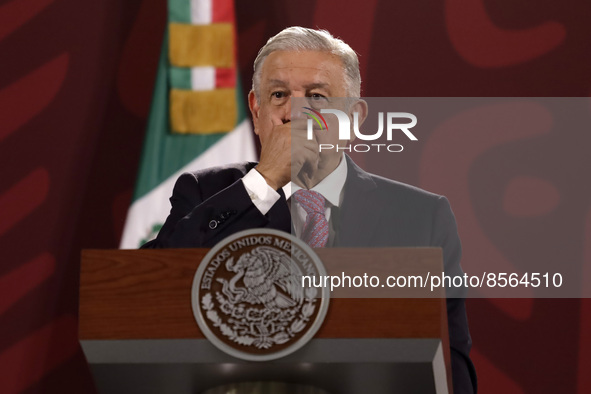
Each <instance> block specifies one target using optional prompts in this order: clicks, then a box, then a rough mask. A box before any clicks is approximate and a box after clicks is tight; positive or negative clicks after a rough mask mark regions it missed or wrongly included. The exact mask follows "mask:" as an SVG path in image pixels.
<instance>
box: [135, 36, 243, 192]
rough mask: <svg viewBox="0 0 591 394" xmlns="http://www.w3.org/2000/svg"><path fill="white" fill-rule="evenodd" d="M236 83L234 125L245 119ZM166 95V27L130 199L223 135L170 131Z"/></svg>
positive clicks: (169, 174) (171, 172) (149, 187)
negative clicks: (133, 189) (135, 179)
mask: <svg viewBox="0 0 591 394" xmlns="http://www.w3.org/2000/svg"><path fill="white" fill-rule="evenodd" d="M240 86H241V85H240V79H239V78H238V79H237V85H236V100H237V109H238V117H237V123H236V124H237V125H238V124H240V123H241V122H242V121H244V119H246V107H245V106H244V97H243V96H242V91H241V89H240ZM168 94H169V82H168V30H167V31H166V33H165V35H164V41H163V43H162V51H161V53H160V61H159V65H158V74H157V76H156V84H155V87H154V96H153V98H152V105H151V109H150V115H149V117H148V125H147V127H146V137H145V140H144V146H143V150H142V156H141V159H140V168H139V171H138V179H137V183H136V187H135V192H134V196H133V200H134V201H135V200H137V199H139V198H141V197H142V196H144V195H145V194H146V193H148V192H149V191H150V190H152V189H153V188H155V187H156V186H158V185H159V184H160V183H162V182H163V181H164V180H166V179H167V178H168V177H170V176H171V175H172V174H174V173H175V172H176V171H178V170H180V169H181V168H182V167H183V166H185V165H186V164H187V163H189V162H190V161H192V160H193V159H194V158H196V157H197V156H198V155H200V154H201V153H203V152H204V151H206V150H207V149H208V148H209V147H210V146H212V145H213V144H215V143H216V142H217V141H218V140H220V139H221V138H222V137H224V136H225V135H226V133H219V134H209V135H179V134H172V133H170V121H169V104H168Z"/></svg>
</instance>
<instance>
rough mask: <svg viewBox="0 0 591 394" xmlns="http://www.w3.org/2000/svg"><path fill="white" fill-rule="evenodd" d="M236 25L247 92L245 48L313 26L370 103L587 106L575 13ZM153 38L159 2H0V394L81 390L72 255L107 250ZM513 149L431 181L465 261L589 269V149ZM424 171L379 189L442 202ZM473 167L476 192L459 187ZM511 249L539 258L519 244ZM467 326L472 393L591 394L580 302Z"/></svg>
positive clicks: (476, 7)
mask: <svg viewBox="0 0 591 394" xmlns="http://www.w3.org/2000/svg"><path fill="white" fill-rule="evenodd" d="M236 11H237V22H238V40H239V42H238V48H239V63H240V71H241V74H242V81H243V89H244V92H247V91H248V89H249V86H250V82H249V81H250V78H251V76H252V71H251V68H252V62H253V60H254V58H255V56H256V54H257V51H258V49H259V48H260V47H261V45H262V44H263V43H264V42H265V41H266V39H267V38H268V37H269V36H271V35H273V34H275V33H277V32H278V31H279V30H281V29H282V28H284V27H286V26H290V25H303V26H309V27H321V28H326V29H328V30H329V31H331V32H332V33H333V34H335V35H337V36H340V37H341V38H343V39H344V40H345V41H346V42H348V43H349V44H351V46H352V47H353V48H354V49H355V50H356V51H357V52H358V53H359V54H360V59H361V67H362V78H363V80H364V82H363V94H364V95H365V96H368V97H373V96H387V97H390V96H401V97H405V96H409V97H412V96H416V97H425V96H441V97H482V96H498V97H530V96H539V97H553V96H563V97H572V96H577V97H587V96H589V93H590V92H591V72H590V70H591V51H590V49H591V47H590V45H589V42H590V37H591V24H590V23H589V15H591V2H589V1H587V0H581V1H562V2H558V1H531V0H495V1H493V0H445V1H444V0H440V1H433V0H406V1H388V0H365V1H342V0H341V1H339V0H325V1H321V0H318V1H314V0H303V1H297V2H296V1H286V0H281V1H263V0H250V1H243V0H237V4H236ZM165 22H166V3H165V1H164V0H158V1H156V0H152V1H148V0H144V1H142V0H126V1H119V0H102V1H80V0H9V1H1V2H0V169H1V170H0V171H1V172H0V174H1V176H0V250H2V254H1V255H0V392H2V393H18V392H24V393H29V394H32V393H93V392H94V389H93V386H92V380H91V377H90V374H89V372H88V367H87V365H86V362H85V359H84V356H83V354H82V352H81V350H80V347H79V344H78V341H77V338H76V329H77V321H76V315H77V286H78V283H77V278H78V266H79V256H80V250H81V249H84V248H116V247H117V246H118V242H119V237H120V235H121V232H122V228H123V223H124V220H125V215H126V210H127V207H128V206H129V203H130V199H131V195H132V190H133V186H134V181H135V175H136V171H137V168H138V162H139V155H140V150H141V146H142V141H143V136H144V128H145V125H146V117H147V114H148V110H149V103H150V99H151V93H152V86H153V82H154V77H155V72H156V64H157V58H158V54H159V51H160V45H161V40H162V34H163V30H164V27H165ZM590 107H591V104H590ZM517 138H518V137H517V136H516V137H515V139H516V141H511V138H508V139H507V140H505V141H504V143H503V144H502V146H501V147H500V148H502V149H499V146H494V147H493V146H492V145H491V146H490V147H488V146H486V142H482V141H480V143H481V144H480V145H482V144H484V146H480V145H479V146H480V148H479V149H481V151H482V154H480V155H477V157H471V158H470V160H467V159H466V157H465V156H464V155H462V154H461V149H460V154H457V155H455V156H451V155H450V156H449V157H447V158H445V161H443V162H442V163H441V165H443V166H444V169H449V180H448V181H447V180H446V182H445V183H444V185H449V187H453V186H454V185H458V188H451V189H449V190H451V191H452V193H451V194H452V195H449V193H447V190H448V188H449V187H447V186H445V187H442V188H441V190H438V189H437V188H436V190H433V191H434V192H438V193H444V192H445V194H448V197H450V201H451V203H452V206H453V207H454V211H455V212H456V215H457V219H458V224H459V227H460V233H461V235H462V241H463V243H464V246H465V250H467V251H468V252H469V254H471V255H477V254H478V251H481V252H482V253H490V251H491V250H493V251H495V253H497V252H498V253H499V255H501V256H503V259H505V260H506V261H508V262H509V263H515V262H516V261H518V260H519V259H523V258H536V257H537V254H536V253H539V252H536V251H535V250H536V249H537V248H542V247H544V248H550V249H548V250H553V253H554V254H553V256H555V258H556V264H557V266H559V265H560V263H561V259H562V258H565V259H566V258H568V259H569V261H571V260H572V261H575V262H577V263H579V262H580V265H581V267H583V262H584V261H586V262H587V265H589V264H590V263H591V261H590V260H591V206H590V205H591V204H590V197H591V196H590V194H589V192H588V190H589V187H588V186H586V185H587V184H588V183H589V175H588V174H589V169H590V168H591V165H590V163H589V159H587V156H588V154H586V152H585V151H586V148H587V147H588V146H589V145H590V142H591V138H590V137H589V135H588V134H587V135H577V136H568V137H565V136H562V135H551V136H550V137H547V138H543V139H542V138H540V139H534V140H532V141H525V142H524V141H517ZM472 143H473V144H478V143H479V141H472ZM532 144H533V145H532ZM473 147H474V145H470V144H467V145H466V146H465V149H466V150H470V149H473ZM489 148H490V149H489ZM492 148H495V149H492ZM469 156H470V155H469ZM357 159H358V160H359V161H360V162H362V164H364V165H365V167H366V168H367V169H369V170H372V163H371V161H369V160H364V158H363V157H358V158H357ZM429 159H430V158H425V157H421V158H415V159H412V160H410V161H409V162H408V163H407V165H401V166H397V167H396V168H392V169H390V170H388V169H386V170H385V169H383V168H380V169H375V171H378V172H379V171H381V172H383V173H384V175H387V176H390V177H394V178H397V179H400V180H402V181H405V182H409V183H413V184H416V185H419V186H424V187H428V186H430V185H437V184H441V180H440V179H439V180H433V179H430V178H429V172H428V171H427V172H424V171H423V170H424V168H423V167H422V166H423V165H424V163H423V162H422V160H429ZM431 159H432V158H431ZM467 166H469V167H470V171H469V174H470V178H469V179H457V178H456V177H455V174H457V170H458V168H460V169H462V168H463V169H466V168H467ZM422 168H423V170H422ZM499 168H500V170H499ZM536 169H538V170H537V171H536ZM421 171H423V172H421ZM439 171H441V168H440V169H439ZM499 171H501V172H502V174H504V175H503V176H505V178H506V177H507V176H509V175H511V174H512V175H514V176H518V177H519V176H520V177H521V178H518V180H519V179H521V180H523V178H525V181H524V182H521V183H518V184H514V183H512V184H511V185H512V189H511V190H513V191H514V194H515V193H516V194H517V195H519V196H521V197H522V198H521V199H519V198H518V199H517V201H516V202H515V204H516V206H517V208H515V207H514V209H513V211H512V212H513V214H515V211H516V210H517V214H518V216H519V209H523V210H525V211H527V214H524V215H521V216H520V218H519V222H518V223H517V228H516V225H515V222H514V221H510V220H509V218H508V217H507V213H506V212H504V211H503V210H502V209H500V208H499V204H500V202H499V201H500V200H501V197H500V194H502V190H501V189H500V188H503V187H505V186H506V185H505V184H504V182H505V181H508V180H507V179H505V178H503V176H499ZM503 171H504V172H503ZM508 172H509V173H510V174H508ZM421 174H423V175H425V174H426V176H422V175H421ZM505 183H506V182H505ZM462 185H464V186H466V185H467V187H460V186H462ZM462 190H465V191H462ZM462 193H463V194H462ZM548 195H550V196H551V197H552V196H554V197H552V198H550V200H551V201H546V200H544V198H543V197H544V196H548ZM538 197H540V198H541V200H538ZM524 201H525V202H524ZM162 203H163V204H167V203H168V202H167V201H163V202H162ZM529 203H532V204H533V205H534V207H538V208H539V209H538V208H533V209H529V208H531V207H529V205H530V204H529ZM520 204H521V205H520ZM536 204H537V205H536ZM528 209H529V210H528ZM549 210H550V211H549ZM508 224H511V225H510V226H509V225H508ZM463 225H464V226H465V228H463V227H462V226H463ZM517 231H520V234H525V235H526V236H527V239H529V240H534V242H531V243H528V244H527V245H524V244H520V243H519V242H516V241H515V239H514V237H515V234H517V233H516V232H517ZM554 243H556V247H552V245H553V244H554ZM540 250H546V249H540ZM469 264H470V261H467V260H464V265H465V266H466V267H469ZM584 274H585V272H584V270H583V268H581V275H582V276H581V277H582V278H585V277H584V276H583V275H584ZM586 275H587V278H590V275H591V273H590V272H589V271H588V270H587V272H586ZM468 313H469V319H470V325H471V330H472V334H473V340H474V352H473V359H474V362H475V364H476V368H477V370H478V374H479V383H480V384H479V385H480V388H481V391H480V392H481V393H483V394H489V393H490V394H493V393H532V394H540V393H580V394H583V393H588V392H591V378H590V377H589V376H591V375H590V374H589V370H591V358H590V357H591V356H589V355H587V353H588V352H589V351H590V350H591V303H589V302H588V301H587V300H584V301H582V300H578V299H569V300H551V299H547V300H531V299H524V300H499V299H497V300H488V299H474V300H468Z"/></svg>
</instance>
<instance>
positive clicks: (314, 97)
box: [310, 93, 326, 101]
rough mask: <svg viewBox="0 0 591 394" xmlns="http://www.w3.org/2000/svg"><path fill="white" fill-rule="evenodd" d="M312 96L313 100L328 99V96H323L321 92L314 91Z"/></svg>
mask: <svg viewBox="0 0 591 394" xmlns="http://www.w3.org/2000/svg"><path fill="white" fill-rule="evenodd" d="M310 98H311V99H312V100H315V101H317V100H325V99H326V97H325V96H323V95H321V94H320V93H312V94H311V95H310Z"/></svg>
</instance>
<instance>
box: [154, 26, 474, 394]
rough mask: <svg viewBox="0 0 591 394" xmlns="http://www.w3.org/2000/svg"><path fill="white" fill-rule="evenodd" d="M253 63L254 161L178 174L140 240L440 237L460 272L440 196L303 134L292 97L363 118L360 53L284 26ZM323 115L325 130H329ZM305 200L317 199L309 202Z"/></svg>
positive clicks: (459, 339)
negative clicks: (155, 229)
mask: <svg viewBox="0 0 591 394" xmlns="http://www.w3.org/2000/svg"><path fill="white" fill-rule="evenodd" d="M254 68H255V73H254V76H253V89H252V91H251V92H250V93H249V106H250V110H251V114H252V117H253V123H254V128H255V133H256V134H257V135H258V136H259V138H260V140H261V147H262V148H261V157H260V162H259V163H258V164H257V163H243V164H235V165H230V166H227V167H223V168H211V169H206V170H202V171H198V172H195V173H186V174H183V175H182V176H181V177H180V178H179V179H178V181H177V183H176V185H175V188H174V191H173V195H172V197H171V199H170V202H171V204H172V209H171V212H170V215H169V217H168V218H167V220H166V222H165V224H164V226H163V227H162V229H161V230H160V233H159V234H158V236H157V238H156V239H155V240H153V241H150V242H148V243H147V244H146V245H144V246H143V247H144V248H181V247H211V246H214V245H215V244H216V243H217V242H219V241H220V240H222V239H223V238H225V237H226V236H228V235H230V234H233V233H235V232H237V231H241V230H246V229H251V228H261V227H267V228H274V229H278V230H283V231H286V232H292V231H294V232H295V233H296V235H298V236H300V237H302V238H304V239H306V238H308V239H307V241H309V243H310V244H311V245H313V246H316V247H318V246H348V247H354V246H360V247H385V246H439V247H442V249H443V258H444V268H445V271H446V274H447V275H450V276H452V275H461V274H462V269H461V267H460V256H461V246H460V241H459V237H458V233H457V228H456V222H455V218H454V216H453V213H452V211H451V208H450V205H449V203H448V201H447V199H445V197H442V196H437V195H435V194H432V193H429V192H426V191H424V190H421V189H418V188H415V187H412V186H409V185H405V184H402V183H399V182H394V181H391V180H388V179H384V178H381V177H378V176H375V175H372V174H369V173H367V172H365V171H363V170H362V169H360V168H359V167H358V166H357V165H355V163H353V161H352V160H351V159H350V158H349V157H348V156H346V155H343V153H342V149H341V150H340V151H339V150H338V149H332V150H330V149H328V150H325V149H323V150H322V151H320V149H319V146H320V144H330V145H332V146H339V147H345V146H346V145H347V144H349V143H350V141H348V140H339V139H338V135H337V134H336V133H330V132H326V130H324V131H319V130H318V129H314V133H313V137H312V138H309V135H308V134H307V133H306V119H305V117H301V116H300V115H298V114H301V113H302V112H303V111H301V109H300V108H292V106H294V105H297V106H299V105H300V104H294V103H298V102H301V100H303V101H304V103H309V104H308V105H310V106H316V107H317V108H320V107H322V106H328V105H336V104H337V102H338V104H339V105H341V107H342V109H343V110H344V111H346V112H348V114H349V115H351V114H352V113H353V112H357V113H358V114H359V118H360V123H362V122H363V120H364V119H365V116H366V115H367V105H366V103H365V102H364V101H363V100H360V99H359V96H360V94H359V93H360V83H361V79H360V76H359V63H358V60H357V55H356V54H355V52H354V51H353V50H352V49H351V48H350V47H349V46H348V45H347V44H345V43H344V42H343V41H341V40H338V39H335V38H334V37H332V36H331V35H330V34H329V33H327V32H324V31H316V30H311V29H304V28H288V29H285V30H284V31H282V32H281V33H279V34H277V35H276V36H274V37H272V38H271V39H270V40H269V41H268V42H267V44H266V45H265V46H264V47H263V48H262V49H261V51H260V52H259V55H258V57H257V59H256V60H255V66H254ZM338 97H349V98H353V99H346V100H341V101H338V100H335V99H334V98H338ZM355 98H356V99H355ZM292 99H296V100H292ZM328 118H329V117H327V120H328V122H329V125H328V130H336V129H335V128H334V125H331V124H330V122H331V120H330V119H328ZM325 146H327V145H325ZM302 196H303V197H302ZM310 200H314V202H315V203H317V204H316V205H318V207H317V208H314V211H313V212H312V211H310V210H309V207H308V206H307V202H308V201H310ZM312 228H314V230H313V229H312ZM316 230H319V231H316ZM314 231H316V233H315V234H313V232H314ZM447 309H448V321H449V333H450V347H451V356H452V374H453V386H454V391H455V393H456V394H459V393H473V392H476V376H475V373H474V368H473V366H472V363H471V361H470V359H469V352H470V348H471V339H470V334H469V332H468V323H467V319H466V312H465V306H464V300H463V299H461V298H449V299H448V302H447Z"/></svg>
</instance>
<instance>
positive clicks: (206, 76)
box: [191, 67, 215, 90]
mask: <svg viewBox="0 0 591 394" xmlns="http://www.w3.org/2000/svg"><path fill="white" fill-rule="evenodd" d="M191 88H192V89H193V90H213V89H215V67H191Z"/></svg>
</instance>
